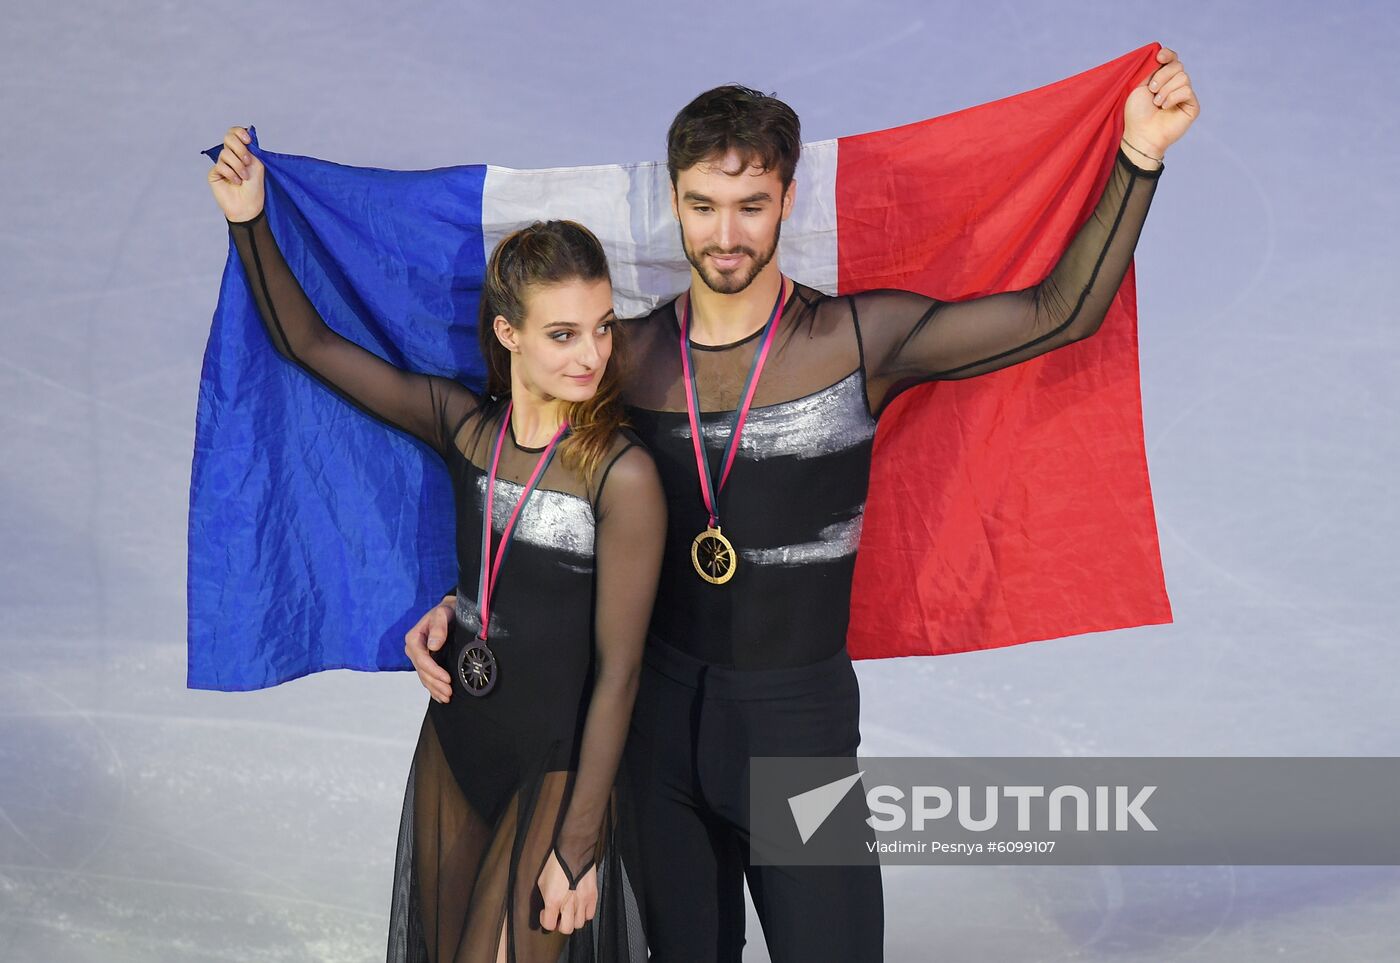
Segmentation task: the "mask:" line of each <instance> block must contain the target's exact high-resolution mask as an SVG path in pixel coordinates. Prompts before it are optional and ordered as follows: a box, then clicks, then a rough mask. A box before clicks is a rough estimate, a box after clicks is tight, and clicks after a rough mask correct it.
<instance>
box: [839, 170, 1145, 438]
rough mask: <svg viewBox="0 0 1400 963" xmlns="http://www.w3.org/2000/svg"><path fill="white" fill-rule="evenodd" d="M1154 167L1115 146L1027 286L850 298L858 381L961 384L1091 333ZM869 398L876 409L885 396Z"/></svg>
mask: <svg viewBox="0 0 1400 963" xmlns="http://www.w3.org/2000/svg"><path fill="white" fill-rule="evenodd" d="M1163 169H1164V168H1163V167H1160V166H1159V167H1158V168H1157V169H1155V170H1145V169H1143V168H1140V167H1137V166H1136V165H1135V164H1134V163H1133V162H1132V161H1131V160H1130V159H1129V158H1128V155H1127V154H1125V153H1124V152H1123V150H1122V148H1119V150H1118V155H1117V157H1116V159H1115V163H1114V165H1113V170H1112V173H1111V174H1110V176H1109V178H1108V183H1107V184H1106V185H1105V186H1104V190H1103V193H1102V194H1101V195H1100V197H1099V201H1098V203H1097V204H1096V205H1095V207H1094V210H1093V212H1092V213H1091V214H1090V215H1089V218H1088V219H1087V220H1086V221H1085V222H1084V224H1083V226H1081V227H1080V229H1079V232H1078V233H1077V234H1076V235H1075V236H1074V239H1073V240H1072V241H1071V242H1070V244H1069V246H1068V247H1067V248H1066V249H1065V252H1064V254H1063V255H1061V257H1060V260H1059V261H1058V262H1057V263H1056V265H1055V267H1054V269H1053V270H1052V271H1051V272H1050V274H1049V275H1047V276H1046V278H1045V279H1044V280H1043V281H1041V282H1040V283H1039V284H1037V285H1035V286H1034V287H1030V288H1026V289H1025V290H1022V291H1009V292H1005V293H1000V294H992V295H988V296H986V297H981V298H973V299H972V300H968V301H939V300H936V299H933V298H927V297H924V296H922V295H919V294H913V293H910V292H907V291H871V292H867V293H865V294H859V295H856V296H855V297H854V298H853V299H852V309H853V311H854V312H855V315H856V322H857V324H858V325H859V330H860V334H861V339H862V345H863V349H864V364H865V370H866V377H867V381H868V382H871V383H872V384H882V385H884V386H885V387H889V386H892V385H895V384H900V385H904V384H907V383H911V382H917V381H927V380H933V379H953V378H969V377H972V376H973V375H978V374H982V373H984V372H987V371H995V370H997V369H998V368H1005V367H1007V366H1008V365H1013V364H1016V363H1017V362H1020V361H1025V360H1027V359H1029V358H1034V357H1036V356H1037V355H1041V354H1044V353H1045V352H1047V351H1050V350H1052V349H1054V348H1058V347H1060V346H1061V345H1066V344H1069V343H1071V342H1073V341H1079V340H1081V339H1083V338H1087V337H1088V336H1090V335H1091V334H1093V333H1094V332H1095V331H1097V330H1098V328H1099V325H1100V324H1102V323H1103V319H1104V317H1105V315H1107V314H1108V308H1109V306H1110V305H1111V304H1112V302H1113V297H1114V295H1115V294H1116V293H1117V291H1118V286H1119V285H1120V284H1121V283H1122V282H1123V276H1124V275H1125V274H1126V273H1127V270H1128V265H1129V264H1130V263H1131V261H1132V257H1133V249H1134V248H1135V247H1136V246H1137V241H1138V236H1139V234H1140V233H1141V231H1142V226H1143V223H1144V221H1145V220H1146V218H1147V210H1148V207H1149V206H1150V205H1151V203H1152V196H1153V194H1154V193H1155V192H1156V186H1157V180H1158V178H1160V177H1161V174H1162V170H1163ZM872 394H874V395H875V397H872V407H874V408H875V409H876V410H878V408H879V407H880V406H881V403H882V402H883V400H884V392H883V390H881V391H878V392H872Z"/></svg>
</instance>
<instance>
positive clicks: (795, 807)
mask: <svg viewBox="0 0 1400 963" xmlns="http://www.w3.org/2000/svg"><path fill="white" fill-rule="evenodd" d="M863 775H865V770H864V769H862V770H861V771H860V772H858V773H856V774H855V775H853V776H845V777H843V778H841V779H838V780H836V781H835V782H829V783H827V784H826V785H824V786H818V787H817V788H816V789H809V790H807V791H806V792H803V793H798V794H797V795H796V796H789V797H788V808H789V809H791V810H792V821H793V822H794V823H796V824H797V832H798V835H800V836H801V837H802V842H803V843H804V844H805V843H806V842H807V840H809V839H811V838H812V834H813V833H815V832H816V831H817V830H818V829H820V828H821V825H822V823H824V822H826V817H828V816H830V815H831V812H832V810H834V809H835V808H836V806H837V805H838V804H839V803H840V802H841V800H843V799H845V798H846V793H848V792H850V791H851V787H852V786H854V785H855V784H856V783H857V782H859V781H860V777H861V776H863Z"/></svg>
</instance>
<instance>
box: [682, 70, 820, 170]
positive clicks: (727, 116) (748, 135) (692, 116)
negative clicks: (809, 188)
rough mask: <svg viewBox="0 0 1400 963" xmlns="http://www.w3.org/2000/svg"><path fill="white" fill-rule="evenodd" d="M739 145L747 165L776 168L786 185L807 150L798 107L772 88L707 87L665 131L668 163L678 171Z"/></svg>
mask: <svg viewBox="0 0 1400 963" xmlns="http://www.w3.org/2000/svg"><path fill="white" fill-rule="evenodd" d="M730 150H736V151H738V153H739V158H740V160H741V161H743V162H744V163H745V164H746V165H757V166H758V167H761V168H763V169H764V170H766V171H777V172H778V176H779V177H781V178H782V181H783V190H787V186H788V185H789V184H791V183H792V177H793V173H794V172H795V171H796V170H797V158H798V155H799V154H800V153H801V152H802V125H801V124H800V123H799V122H798V120H797V113H796V111H794V110H793V109H792V108H791V107H789V106H788V105H787V104H785V103H783V102H782V101H781V100H779V99H778V98H777V97H774V96H772V95H770V94H763V93H759V92H758V91H757V90H754V89H752V88H750V87H742V86H740V85H739V84H725V85H724V86H722V87H716V88H714V89H713V90H707V91H705V92H704V93H703V94H701V95H700V96H699V97H696V98H695V99H694V100H692V101H691V102H690V103H688V104H686V105H685V106H684V107H683V108H681V112H680V113H679V114H677V115H676V119H675V120H673V121H671V129H670V130H668V131H667V132H666V169H667V170H668V171H669V172H670V174H671V184H672V185H673V186H674V185H675V183H676V177H677V175H679V174H680V172H681V171H683V170H685V169H686V168H688V167H694V166H695V165H696V164H698V163H700V162H701V161H706V160H712V159H714V158H717V157H723V156H724V155H725V154H727V153H728V152H729V151H730Z"/></svg>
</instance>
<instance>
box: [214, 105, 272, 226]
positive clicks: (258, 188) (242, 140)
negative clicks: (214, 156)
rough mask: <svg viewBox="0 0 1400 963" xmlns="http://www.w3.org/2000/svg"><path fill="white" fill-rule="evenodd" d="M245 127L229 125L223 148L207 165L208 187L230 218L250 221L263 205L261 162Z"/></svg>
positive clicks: (226, 215) (225, 215)
mask: <svg viewBox="0 0 1400 963" xmlns="http://www.w3.org/2000/svg"><path fill="white" fill-rule="evenodd" d="M252 140H253V139H252V137H250V136H249V135H248V128H246V127H230V128H229V129H228V133H227V134H225V135H224V149H223V150H221V151H219V160H218V162H217V163H215V164H214V166H213V167H212V168H210V169H209V188H210V190H212V191H213V192H214V200H215V201H217V202H218V204H219V207H220V208H221V209H222V210H223V212H224V217H226V218H228V219H229V220H230V221H251V220H252V219H253V218H255V217H257V216H258V213H259V212H260V211H262V209H263V162H262V161H260V160H258V158H257V157H256V156H254V154H253V152H252V151H250V150H249V149H248V145H249V144H250V143H252Z"/></svg>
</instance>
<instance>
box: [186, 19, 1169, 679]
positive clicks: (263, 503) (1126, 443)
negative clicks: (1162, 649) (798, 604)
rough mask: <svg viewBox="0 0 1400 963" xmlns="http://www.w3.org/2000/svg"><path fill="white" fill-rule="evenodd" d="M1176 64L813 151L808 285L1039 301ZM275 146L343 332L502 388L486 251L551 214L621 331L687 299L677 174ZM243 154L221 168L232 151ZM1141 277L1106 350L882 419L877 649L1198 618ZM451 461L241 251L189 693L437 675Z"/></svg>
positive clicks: (308, 259) (283, 192)
mask: <svg viewBox="0 0 1400 963" xmlns="http://www.w3.org/2000/svg"><path fill="white" fill-rule="evenodd" d="M1158 49H1159V45H1157V44H1150V45H1148V46H1145V47H1142V48H1140V49H1138V50H1134V51H1132V52H1131V53H1128V54H1126V55H1124V56H1122V57H1119V58H1118V59H1116V60H1114V61H1111V62H1110V63H1107V64H1104V65H1102V66H1100V67H1096V68H1094V69H1092V70H1089V71H1086V72H1084V73H1081V74H1078V75H1076V76H1073V77H1070V78H1067V79H1065V80H1061V81H1059V82H1057V83H1054V84H1050V85H1048V86H1045V87H1040V88H1037V89H1035V90H1031V91H1028V92H1025V93H1021V94H1017V95H1015V96H1012V97H1007V98H1004V99H1002V100H998V101H994V102H992V103H988V104H983V105H980V106H977V107H972V108H969V109H967V110H962V111H958V112H956V113H953V114H947V115H944V116H940V117H934V118H931V119H928V120H924V121H921V122H918V123H914V124H910V125H907V126H904V127H897V128H893V129H890V130H883V131H878V132H875V133H868V134H860V135H856V136H851V137H841V138H837V139H834V140H825V141H818V142H815V143H809V144H805V145H804V146H803V151H802V159H801V162H800V164H799V167H798V170H797V181H798V187H797V204H796V209H795V210H794V212H793V215H792V218H791V219H790V220H789V221H788V223H787V224H785V225H784V228H783V234H782V242H781V247H780V250H779V263H780V264H781V266H782V269H783V271H784V273H786V274H787V275H789V276H790V277H793V278H795V279H797V280H799V281H802V282H804V283H806V284H809V285H811V286H813V287H816V288H818V289H820V290H823V291H826V292H828V293H830V294H849V293H858V292H860V291H866V290H871V289H875V288H900V289H904V290H910V291H917V292H920V293H923V294H926V295H930V296H932V297H937V298H940V299H943V300H950V301H952V300H964V299H967V298H973V297H980V296H983V295H987V294H993V293H997V292H1001V291H1011V290H1019V289H1022V288H1026V287H1030V286H1031V285H1034V284H1036V283H1038V282H1039V281H1040V280H1041V279H1042V278H1044V277H1045V275H1046V274H1048V273H1049V272H1050V270H1051V268H1053V267H1054V265H1055V262H1056V261H1057V260H1058V258H1059V256H1060V254H1061V253H1062V252H1063V251H1064V249H1065V248H1066V247H1067V246H1068V244H1069V241H1070V240H1071V238H1072V237H1073V236H1074V234H1075V232H1076V231H1077V229H1078V228H1079V226H1080V225H1081V224H1082V223H1083V222H1084V220H1085V219H1086V218H1087V217H1088V216H1089V214H1090V212H1091V211H1092V210H1093V207H1094V205H1095V203H1096V202H1097V200H1098V197H1099V194H1100V192H1101V191H1102V188H1103V186H1104V184H1105V183H1106V182H1107V179H1108V176H1109V173H1110V170H1111V166H1112V164H1113V163H1114V155H1115V152H1116V149H1117V144H1118V139H1119V137H1120V136H1121V134H1122V123H1123V121H1122V108H1123V101H1124V99H1125V98H1126V96H1127V94H1128V91H1129V90H1131V89H1132V88H1133V87H1134V86H1136V85H1138V84H1140V83H1142V82H1143V81H1144V80H1145V79H1146V77H1147V76H1148V75H1149V74H1150V73H1151V72H1152V70H1153V69H1154V67H1155V66H1156V64H1155V59H1154V58H1155V55H1156V52H1157V50H1158ZM252 148H253V150H254V151H255V152H256V153H257V154H258V156H259V157H260V158H261V159H262V160H263V162H264V163H265V164H266V167H267V174H268V176H267V192H268V198H267V212H268V217H269V219H270V221H271V226H272V228H273V231H274V232H275V234H276V236H277V238H278V241H279V244H280V245H281V246H282V249H283V251H284V253H285V255H286V257H287V261H288V263H289V264H290V265H291V267H292V270H293V271H294V272H295V273H296V275H297V277H298V278H299V279H300V280H301V282H302V286H303V287H304V288H305V289H306V291H307V294H308V296H309V297H310V299H311V301H312V303H313V304H314V305H315V306H316V307H317V309H318V310H319V311H320V313H321V315H322V317H324V318H325V319H326V321H327V323H328V324H330V325H331V327H333V328H335V329H336V330H337V331H339V332H340V333H341V334H343V335H344V336H345V337H347V338H350V339H351V340H353V341H355V342H357V343H358V344H360V345H362V346H364V347H365V348H367V349H369V350H371V351H374V352H375V353H377V354H379V355H380V356H381V357H384V358H386V359H388V360H389V361H391V362H393V363H394V364H397V365H400V366H402V367H406V368H410V369H413V370H416V371H422V372H427V373H432V374H440V375H445V376H448V377H454V378H457V379H459V380H460V381H462V383H464V384H467V385H468V386H470V387H473V388H477V389H480V388H481V387H482V385H483V383H484V370H483V366H482V362H481V359H480V357H479V356H478V355H477V352H476V347H475V346H476V333H475V327H476V312H477V304H478V298H479V294H480V288H481V281H482V277H483V274H484V271H485V265H486V259H487V257H488V255H489V253H490V251H491V250H492V248H493V247H494V245H495V244H496V243H497V242H498V241H499V240H500V239H501V238H502V237H504V236H505V235H506V234H508V233H510V232H511V231H513V230H515V229H517V228H519V227H522V226H524V225H526V224H528V223H530V222H531V221H534V220H537V219H548V218H556V217H567V218H572V219H575V220H578V221H581V222H582V223H584V224H586V225H588V227H589V228H591V229H592V230H593V231H594V232H595V233H596V234H597V235H598V237H599V238H600V239H601V240H602V241H603V244H604V246H605V247H606V249H607V253H608V258H609V262H610V266H611V269H612V280H613V290H614V299H615V301H616V307H617V310H618V312H619V314H620V315H622V316H624V317H626V316H634V315H638V314H641V313H644V312H645V311H647V310H650V309H651V308H653V307H655V306H656V305H657V304H658V303H661V302H662V301H664V300H665V299H667V298H670V297H673V296H675V295H676V294H677V293H679V292H680V291H682V290H684V289H685V287H686V286H687V285H688V284H689V267H688V265H687V263H686V260H685V257H684V255H683V253H682V251H681V246H680V238H679V233H678V228H677V226H676V223H675V220H674V217H673V215H672V213H671V207H670V199H669V189H670V182H669V178H668V175H667V172H666V166H665V164H664V163H661V162H648V163H638V164H619V165H603V166H594V167H576V168H554V169H548V170H512V169H508V168H502V167H494V166H489V165H466V166H460V167H448V168H440V169H436V170H428V171H392V170H383V169H376V168H364V167H348V166H345V165H339V164H334V163H330V162H327V161H324V160H318V159H315V158H309V157H299V156H293V155H285V154H276V153H272V152H269V151H265V150H263V149H262V148H261V147H260V146H259V145H258V142H257V138H256V133H254V138H253V144H252ZM219 149H220V148H219V147H214V148H211V149H210V150H208V151H205V152H204V153H205V154H207V155H208V156H209V157H210V158H211V159H215V158H217V156H218V151H219ZM1136 314H1137V312H1136V294H1135V273H1134V270H1133V268H1129V271H1128V274H1127V276H1126V277H1125V278H1124V280H1123V284H1122V286H1121V287H1120V289H1119V291H1118V296H1117V298H1116V299H1115V301H1114V304H1113V307H1112V308H1111V309H1110V311H1109V314H1108V317H1107V318H1106V319H1105V321H1104V324H1103V326H1102V327H1101V328H1100V330H1099V332H1098V333H1097V334H1095V335H1094V336H1093V337H1092V338H1089V339H1087V340H1085V341H1081V342H1078V343H1076V344H1072V345H1069V346H1067V347H1065V348H1061V349H1059V350H1057V351H1053V352H1051V353H1049V354H1047V355H1044V356H1042V357H1040V358H1037V359H1034V360H1032V361H1029V362H1026V363H1023V364H1020V365H1016V366H1014V367H1012V368H1008V369H1005V370H1003V371H999V372H995V373H992V374H988V375H982V376H980V377H977V378H972V379H968V380H966V381H951V382H937V383H932V384H926V385H922V386H920V387H917V388H914V389H912V390H910V391H907V392H905V393H904V394H902V395H901V396H900V397H899V398H898V399H897V400H896V401H895V402H894V403H893V404H892V405H891V406H890V407H889V408H888V409H887V410H886V411H885V412H884V413H883V415H882V417H881V421H880V426H879V431H878V433H877V435H876V440H875V454H874V462H873V466H872V471H871V482H870V497H869V501H868V504H867V507H866V513H865V520H864V528H863V534H862V538H861V547H860V555H859V560H858V562H857V566H856V576H855V585H854V588H853V592H852V620H851V631H850V634H849V639H848V642H849V648H850V652H851V655H852V657H853V658H885V657H892V656H903V655H931V654H943V653H949V652H958V651H966V650H971V649H983V648H991V647H995V646H1004V645H1012V644H1016V643H1021V642H1028V641H1033V640H1040V639H1051V638H1060V637H1063V636H1067V635H1074V634H1078V633H1083V632H1093V631H1101V630H1105V629H1114V628H1123V627H1128V626H1136V625H1147V624H1154V623H1161V622H1169V621H1170V620H1171V610H1170V606H1169V603H1168V600H1167V595H1166V589H1165V585H1164V581H1163V577H1162V568H1161V560H1160V552H1159V548H1158V542H1157V531H1156V523H1155V519H1154V515H1153V507H1152V498H1151V490H1150V485H1149V481H1148V473H1147V464H1146V452H1145V449H1144V444H1143V433H1142V412H1141V395H1140V386H1139V379H1138V362H1137V316H1136ZM453 526H454V515H453V506H452V501H451V496H450V490H449V484H448V479H447V474H446V471H445V469H444V467H443V466H442V464H441V462H440V460H439V459H438V457H437V456H436V454H434V453H433V452H432V451H430V450H429V449H428V448H426V447H425V446H424V445H422V444H421V443H420V442H418V441H417V440H416V439H413V438H410V437H408V436H406V435H404V434H402V433H400V432H398V431H396V430H395V429H393V428H390V427H388V426H386V425H384V424H382V423H380V422H378V421H375V420H374V419H372V418H370V417H369V416H368V415H365V414H364V413H363V412H361V411H359V410H358V409H356V408H354V407H353V406H351V405H349V404H348V403H346V402H345V401H343V400H342V399H341V398H339V396H337V395H335V394H334V393H332V392H330V391H329V390H327V389H326V388H324V387H323V386H322V385H320V384H319V383H318V382H316V381H315V380H314V379H312V378H309V377H307V375H306V374H305V373H304V372H303V371H301V370H300V369H298V368H296V367H295V366H293V365H291V364H290V363H288V362H287V361H285V360H284V359H283V358H282V357H280V356H279V355H278V354H277V353H276V352H275V350H274V349H273V347H272V344H271V342H270V341H269V339H268V337H267V334H266V331H265V329H264V328H263V325H262V322H261V320H260V319H259V317H258V314H257V310H256V306H255V305H254V303H253V301H252V298H251V295H250V293H249V290H248V285H247V279H246V277H245V276H244V274H243V271H242V267H241V265H240V263H239V261H238V258H237V255H236V252H235V251H234V250H233V248H232V246H230V249H229V260H228V262H227V265H226V267H225V270H224V275H223V279H222V284H221V287H220V291H219V300H218V306H217V308H216V310H215V313H214V318H213V325H212V328H211V331H210V337H209V342H208V345H207V348H206V351H205V357H204V366H203V371H202V375H201V381H200V391H199V403H198V410H197V414H196V430H195V447H194V457H193V464H192V472H191V484H190V511H189V546H188V548H189V568H188V606H189V609H188V614H189V621H188V645H189V663H188V667H189V674H188V684H189V685H190V686H191V687H193V688H205V689H223V690H245V689H257V688H263V687H266V686H271V685H276V684H278V683H281V682H285V681H287V680H289V679H294V678H297V677H299V676H302V675H306V674H307V673H310V672H317V671H321V670H324V669H332V668H350V669H361V670H384V669H405V668H409V665H408V662H407V659H406V658H405V657H404V654H403V636H404V633H405V632H406V631H407V630H408V628H409V627H410V626H412V624H413V623H414V622H415V621H417V619H418V617H419V616H420V615H421V614H422V612H423V611H424V610H426V609H427V608H428V607H429V606H431V605H432V604H434V603H435V602H436V601H437V600H438V599H439V598H441V596H442V595H443V593H444V592H445V591H446V590H447V589H448V588H449V587H450V586H452V585H453V583H454V581H455V578H456V563H455V560H454V558H453Z"/></svg>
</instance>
